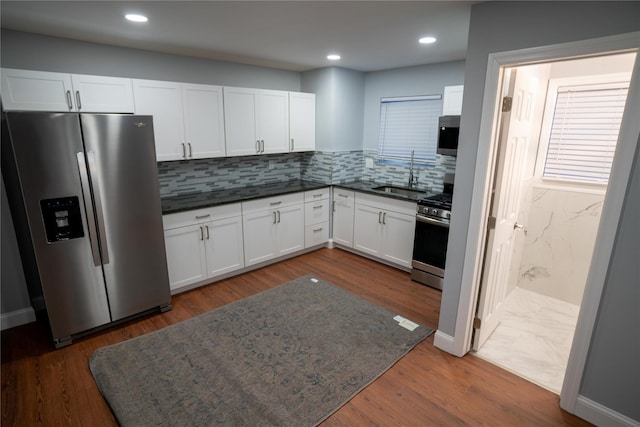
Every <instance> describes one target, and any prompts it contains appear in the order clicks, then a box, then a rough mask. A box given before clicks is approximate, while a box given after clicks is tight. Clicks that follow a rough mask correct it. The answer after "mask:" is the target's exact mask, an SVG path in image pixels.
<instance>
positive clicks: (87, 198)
mask: <svg viewBox="0 0 640 427" xmlns="http://www.w3.org/2000/svg"><path fill="white" fill-rule="evenodd" d="M76 157H77V158H78V171H79V172H80V182H81V183H82V193H83V194H82V199H83V200H84V208H85V212H86V216H87V227H88V234H89V244H90V245H91V254H92V255H93V264H94V265H95V266H96V267H97V266H99V265H102V260H101V259H100V249H99V246H98V233H97V231H96V222H95V221H94V220H93V218H94V217H95V215H94V213H93V205H92V204H91V190H90V189H89V174H88V172H87V164H86V163H85V159H84V153H82V152H79V153H76Z"/></svg>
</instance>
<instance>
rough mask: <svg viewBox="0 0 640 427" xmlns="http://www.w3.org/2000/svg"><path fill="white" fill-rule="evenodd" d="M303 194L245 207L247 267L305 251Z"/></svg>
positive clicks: (257, 201)
mask: <svg viewBox="0 0 640 427" xmlns="http://www.w3.org/2000/svg"><path fill="white" fill-rule="evenodd" d="M303 202H304V197H303V193H294V194H286V195H282V196H275V197H268V198H264V199H258V200H251V201H248V202H243V203H242V218H243V219H242V221H243V230H244V250H245V265H246V266H247V267H248V266H251V265H254V264H258V263H261V262H264V261H268V260H270V259H273V258H277V257H279V256H282V255H286V254H289V253H293V252H296V251H299V250H301V249H304V203H303Z"/></svg>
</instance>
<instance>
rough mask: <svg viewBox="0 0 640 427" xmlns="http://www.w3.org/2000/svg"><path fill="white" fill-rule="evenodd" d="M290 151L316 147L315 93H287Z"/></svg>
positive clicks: (308, 149)
mask: <svg viewBox="0 0 640 427" xmlns="http://www.w3.org/2000/svg"><path fill="white" fill-rule="evenodd" d="M289 138H290V139H291V146H290V147H289V149H290V151H292V152H293V151H313V150H315V149H316V95H315V94H313V93H299V92H290V93H289Z"/></svg>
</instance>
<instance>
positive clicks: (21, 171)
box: [3, 112, 111, 340]
mask: <svg viewBox="0 0 640 427" xmlns="http://www.w3.org/2000/svg"><path fill="white" fill-rule="evenodd" d="M6 114H7V122H6V123H7V126H8V131H9V134H10V141H3V144H5V143H11V148H12V154H13V157H14V159H15V166H16V169H17V175H18V179H19V183H20V186H21V190H22V195H21V197H20V199H21V202H22V203H23V204H24V211H23V212H24V213H25V214H26V216H27V219H28V222H29V227H28V228H29V230H25V232H24V233H21V234H22V236H23V238H25V239H31V245H30V246H31V247H32V248H33V252H34V256H35V259H36V261H37V268H34V269H37V272H33V274H28V276H32V277H39V279H40V284H41V286H42V293H43V296H44V304H45V305H46V308H47V315H48V318H49V323H50V326H51V332H52V334H53V338H54V340H57V339H60V340H62V339H66V338H68V337H69V336H71V335H73V334H75V333H78V332H82V331H85V330H88V329H91V328H94V327H97V326H100V325H103V324H106V323H109V322H110V320H111V319H110V316H109V307H108V302H107V295H106V290H105V286H104V278H103V274H102V267H101V265H100V263H99V262H98V265H96V263H95V260H96V257H97V259H98V261H99V252H98V248H97V247H96V246H95V245H94V246H93V247H92V244H91V242H92V239H95V237H96V236H95V234H94V233H95V227H94V226H93V218H92V213H91V212H90V211H89V212H87V210H86V207H87V206H88V207H89V209H91V198H90V193H89V190H88V189H87V188H83V187H82V185H81V179H80V171H81V169H82V167H83V164H82V163H78V159H79V157H78V153H80V154H81V156H80V159H81V160H83V159H84V156H83V155H82V153H83V147H82V137H81V134H80V125H79V120H78V116H77V115H75V114H51V113H35V112H34V113H24V112H8V113H6ZM3 173H4V172H3ZM85 198H86V199H85ZM14 200H15V199H14ZM21 211H22V210H21ZM87 217H88V218H89V220H88V219H87ZM94 242H95V240H94ZM34 305H36V306H41V305H42V301H34Z"/></svg>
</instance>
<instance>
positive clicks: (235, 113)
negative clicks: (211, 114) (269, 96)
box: [224, 87, 261, 156]
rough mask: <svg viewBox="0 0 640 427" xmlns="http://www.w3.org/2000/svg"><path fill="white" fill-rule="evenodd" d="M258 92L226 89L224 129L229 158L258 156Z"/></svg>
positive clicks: (243, 89)
mask: <svg viewBox="0 0 640 427" xmlns="http://www.w3.org/2000/svg"><path fill="white" fill-rule="evenodd" d="M257 96H258V94H257V91H256V90H255V89H245V88H233V87H225V88H224V129H225V136H226V144H227V155H228V156H246V155H251V154H258V153H259V152H260V150H261V148H260V147H259V144H258V143H257V141H258V137H257V132H256V104H257Z"/></svg>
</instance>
